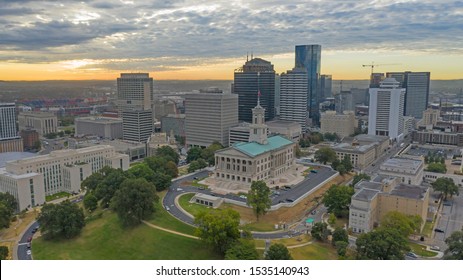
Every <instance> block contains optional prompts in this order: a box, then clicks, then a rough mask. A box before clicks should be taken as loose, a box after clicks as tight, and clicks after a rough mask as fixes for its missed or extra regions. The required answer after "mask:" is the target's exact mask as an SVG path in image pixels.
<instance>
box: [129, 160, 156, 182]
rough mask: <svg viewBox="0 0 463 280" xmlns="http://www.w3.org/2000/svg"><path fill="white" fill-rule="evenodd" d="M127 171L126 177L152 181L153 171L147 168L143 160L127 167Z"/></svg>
mask: <svg viewBox="0 0 463 280" xmlns="http://www.w3.org/2000/svg"><path fill="white" fill-rule="evenodd" d="M126 173H127V178H132V179H136V178H144V179H146V181H148V182H153V181H154V176H155V175H154V171H153V170H152V169H151V168H149V166H148V164H146V163H145V162H141V163H138V164H137V165H135V166H132V167H131V168H129V170H127V171H126Z"/></svg>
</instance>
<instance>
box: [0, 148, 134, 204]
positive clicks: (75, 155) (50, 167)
mask: <svg viewBox="0 0 463 280" xmlns="http://www.w3.org/2000/svg"><path fill="white" fill-rule="evenodd" d="M105 166H109V167H112V168H121V169H122V170H127V169H128V168H129V157H128V156H127V155H123V154H119V153H116V151H115V148H114V147H111V146H107V145H98V146H92V147H88V148H83V149H77V150H58V151H53V152H51V153H50V154H48V155H43V156H36V157H31V158H26V159H20V160H15V161H9V162H7V163H6V166H5V167H4V168H1V169H0V170H1V171H0V191H2V192H10V193H11V194H13V195H14V196H15V198H16V199H17V200H18V201H19V203H20V208H19V210H24V209H26V208H28V207H34V206H36V205H39V204H42V203H43V202H44V197H45V196H47V195H52V194H55V193H58V192H62V191H65V192H79V191H80V186H81V183H82V181H83V180H85V178H87V177H88V176H90V175H91V174H93V173H95V172H97V171H99V170H100V169H101V168H103V167H105Z"/></svg>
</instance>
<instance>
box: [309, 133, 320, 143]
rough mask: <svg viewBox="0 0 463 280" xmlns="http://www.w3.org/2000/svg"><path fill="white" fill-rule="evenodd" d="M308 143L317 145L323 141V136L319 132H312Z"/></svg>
mask: <svg viewBox="0 0 463 280" xmlns="http://www.w3.org/2000/svg"><path fill="white" fill-rule="evenodd" d="M309 139H310V143H312V144H318V143H320V142H322V141H323V134H321V133H320V132H312V133H311V134H310V136H309Z"/></svg>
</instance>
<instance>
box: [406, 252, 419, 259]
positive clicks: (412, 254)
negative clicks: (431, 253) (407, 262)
mask: <svg viewBox="0 0 463 280" xmlns="http://www.w3.org/2000/svg"><path fill="white" fill-rule="evenodd" d="M405 255H406V256H407V257H409V258H413V259H417V258H418V256H417V255H416V254H415V253H413V252H408V253H406V254H405Z"/></svg>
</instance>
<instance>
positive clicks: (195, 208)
mask: <svg viewBox="0 0 463 280" xmlns="http://www.w3.org/2000/svg"><path fill="white" fill-rule="evenodd" d="M194 195H195V194H194V193H187V194H184V195H182V196H180V197H179V199H178V203H179V204H180V207H182V208H183V209H184V210H185V211H187V212H188V213H190V214H191V215H193V216H196V214H198V213H199V212H200V211H215V210H214V209H213V208H210V207H206V206H204V205H201V204H197V203H190V199H191V198H192V197H193V196H194Z"/></svg>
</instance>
